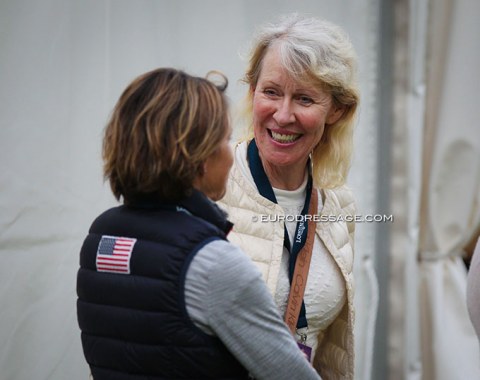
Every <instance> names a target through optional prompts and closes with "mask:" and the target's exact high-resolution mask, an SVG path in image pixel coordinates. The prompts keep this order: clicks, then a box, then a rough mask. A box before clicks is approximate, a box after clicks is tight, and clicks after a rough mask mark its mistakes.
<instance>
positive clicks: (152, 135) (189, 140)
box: [103, 68, 229, 203]
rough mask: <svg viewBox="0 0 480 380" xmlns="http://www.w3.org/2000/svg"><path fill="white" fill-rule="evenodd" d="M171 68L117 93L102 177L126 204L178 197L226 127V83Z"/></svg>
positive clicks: (106, 138) (107, 132)
mask: <svg viewBox="0 0 480 380" xmlns="http://www.w3.org/2000/svg"><path fill="white" fill-rule="evenodd" d="M219 75H220V76H221V78H222V79H223V83H222V85H215V84H214V83H213V82H211V81H209V80H207V79H204V78H199V77H194V76H191V75H188V74H186V73H185V72H183V71H180V70H176V69H172V68H161V69H157V70H153V71H150V72H148V73H145V74H143V75H141V76H139V77H138V78H136V79H135V80H134V81H133V82H132V83H131V84H130V85H129V86H128V87H127V88H126V89H125V91H124V92H123V93H122V95H121V96H120V99H119V100H118V102H117V104H116V106H115V108H114V110H113V114H112V116H111V118H110V121H109V123H108V124H107V126H106V128H105V135H104V139H103V161H104V176H105V179H107V180H109V182H110V187H111V189H112V191H113V194H114V195H115V197H116V198H117V199H118V200H119V199H120V197H123V199H124V201H125V202H126V203H128V202H130V201H132V200H135V199H137V198H142V197H145V196H151V197H156V198H157V197H158V198H159V199H163V200H170V201H171V200H178V199H181V198H183V197H185V196H186V195H188V193H189V192H190V190H191V189H192V186H193V185H192V184H193V180H194V179H195V178H196V176H197V175H198V174H199V173H200V171H201V168H202V163H203V162H204V161H205V159H206V158H207V157H209V156H210V155H211V154H213V153H214V152H215V151H216V149H217V147H218V146H219V144H220V142H221V140H222V139H223V138H224V136H225V134H226V133H227V131H228V123H229V120H228V105H227V100H226V97H225V95H224V93H223V91H224V90H225V88H226V87H227V80H226V78H225V76H223V75H222V74H219Z"/></svg>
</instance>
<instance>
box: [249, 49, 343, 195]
mask: <svg viewBox="0 0 480 380" xmlns="http://www.w3.org/2000/svg"><path fill="white" fill-rule="evenodd" d="M252 90H253V131H254V134H255V141H256V143H257V146H258V150H259V153H260V157H261V158H262V163H263V166H264V168H265V171H266V173H267V175H268V176H269V178H270V180H271V181H272V178H271V176H270V175H269V173H274V172H277V173H278V172H282V173H283V175H289V173H290V174H293V175H297V176H298V177H299V178H301V179H302V180H303V175H304V173H305V167H306V163H307V160H308V156H309V154H310V152H312V150H313V149H314V148H315V146H316V145H317V144H318V143H319V141H320V139H321V138H322V135H323V132H324V128H325V124H332V123H334V122H335V121H337V120H338V119H339V117H340V116H341V111H340V110H338V109H337V108H336V107H334V105H333V102H332V98H331V96H330V94H328V93H327V92H326V91H324V90H322V89H321V88H319V87H318V86H314V85H312V84H306V83H304V82H303V81H302V82H301V83H300V82H299V81H296V80H295V79H293V78H292V76H291V75H290V74H289V73H288V72H287V71H286V70H285V69H284V68H283V66H282V65H281V63H280V59H279V54H278V52H277V47H275V45H274V46H273V47H271V48H269V50H268V51H267V53H266V55H265V57H264V59H263V62H262V69H261V72H260V75H259V78H258V82H257V85H256V87H255V88H254V89H252ZM272 185H273V183H272Z"/></svg>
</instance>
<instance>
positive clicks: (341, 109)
mask: <svg viewBox="0 0 480 380" xmlns="http://www.w3.org/2000/svg"><path fill="white" fill-rule="evenodd" d="M346 110H347V108H346V106H344V105H341V106H337V105H335V104H332V108H330V111H329V112H328V115H327V119H326V120H325V124H328V125H332V124H335V123H336V122H337V121H339V120H340V119H341V118H342V116H343V115H344V113H345V111H346Z"/></svg>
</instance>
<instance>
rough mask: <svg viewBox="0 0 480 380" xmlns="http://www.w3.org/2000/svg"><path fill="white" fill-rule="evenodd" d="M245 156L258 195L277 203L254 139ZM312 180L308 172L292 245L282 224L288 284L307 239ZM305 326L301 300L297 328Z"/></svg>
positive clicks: (304, 314)
mask: <svg viewBox="0 0 480 380" xmlns="http://www.w3.org/2000/svg"><path fill="white" fill-rule="evenodd" d="M247 157H248V163H249V166H250V172H251V173H252V177H253V180H254V181H255V184H256V185H257V188H258V191H259V193H260V195H261V196H263V197H265V198H267V199H268V200H270V201H271V202H273V203H277V199H276V197H275V193H274V192H273V189H272V185H271V184H270V181H269V180H268V177H267V174H266V173H265V170H264V169H263V165H262V161H261V160H260V155H259V153H258V147H257V144H256V143H255V139H253V140H252V141H250V143H249V144H248V150H247ZM312 182H313V181H312V176H311V174H310V172H309V175H308V182H307V196H306V197H305V204H304V206H303V209H302V218H300V221H298V222H297V227H296V229H295V236H294V237H293V245H292V246H291V245H290V240H289V239H288V232H287V227H286V226H285V225H284V229H285V231H284V235H283V236H284V237H283V245H284V247H285V248H286V249H287V250H288V252H289V253H290V256H289V262H288V279H289V281H290V285H291V284H292V279H293V273H294V271H295V263H296V261H297V257H298V253H299V252H300V250H301V249H302V247H303V246H304V245H305V242H306V240H307V233H308V223H307V222H306V221H305V218H303V216H305V215H307V213H308V207H309V205H310V197H311V194H312ZM307 326H308V323H307V317H306V312H305V302H304V301H303V300H302V306H301V309H300V316H299V317H298V322H297V328H303V327H307Z"/></svg>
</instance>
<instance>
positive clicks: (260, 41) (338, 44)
mask: <svg viewBox="0 0 480 380" xmlns="http://www.w3.org/2000/svg"><path fill="white" fill-rule="evenodd" d="M273 44H275V47H276V48H278V49H279V50H278V51H279V53H280V57H281V58H280V59H281V63H282V65H283V67H284V68H285V69H286V70H287V71H288V72H289V73H290V74H291V76H292V78H294V79H295V80H296V81H298V82H300V83H302V84H304V83H309V84H314V85H317V86H319V87H320V88H322V89H323V90H326V91H327V92H328V93H330V95H331V96H332V99H333V102H334V105H335V106H337V107H339V108H341V109H343V113H342V116H341V117H340V119H339V120H338V121H337V122H335V123H333V124H330V125H325V131H324V133H323V136H322V138H321V140H320V142H319V144H318V145H317V146H316V147H315V148H314V150H313V152H311V157H312V164H313V178H314V182H315V185H316V186H317V187H320V188H335V187H338V186H341V185H343V184H344V183H345V180H346V177H347V175H348V171H349V169H350V160H351V155H352V150H353V127H354V123H355V116H356V112H357V107H358V102H359V91H358V84H357V82H356V75H355V74H356V65H357V63H356V54H355V51H354V49H353V46H352V44H351V43H350V41H349V38H348V36H347V35H346V34H345V32H344V31H343V30H342V29H341V28H340V27H338V26H337V25H334V24H332V23H330V22H327V21H324V20H319V19H316V18H307V17H304V16H300V15H298V14H292V15H289V16H284V17H283V18H281V19H280V21H279V22H278V23H275V24H267V25H265V26H263V27H262V28H261V29H259V31H258V32H257V35H256V38H255V39H254V46H253V49H252V50H251V54H250V59H249V64H248V67H247V70H246V73H245V77H244V79H243V81H244V82H245V83H247V84H248V85H249V86H250V90H249V92H248V94H247V97H246V99H244V106H243V112H242V117H243V118H244V119H245V120H248V121H247V132H246V135H245V139H251V138H253V93H254V89H255V87H256V85H257V82H258V78H259V76H260V72H261V70H262V69H263V67H262V62H263V58H264V57H265V55H266V53H267V51H268V49H269V48H270V47H271V46H272V45H273ZM265 69H268V68H265Z"/></svg>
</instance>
